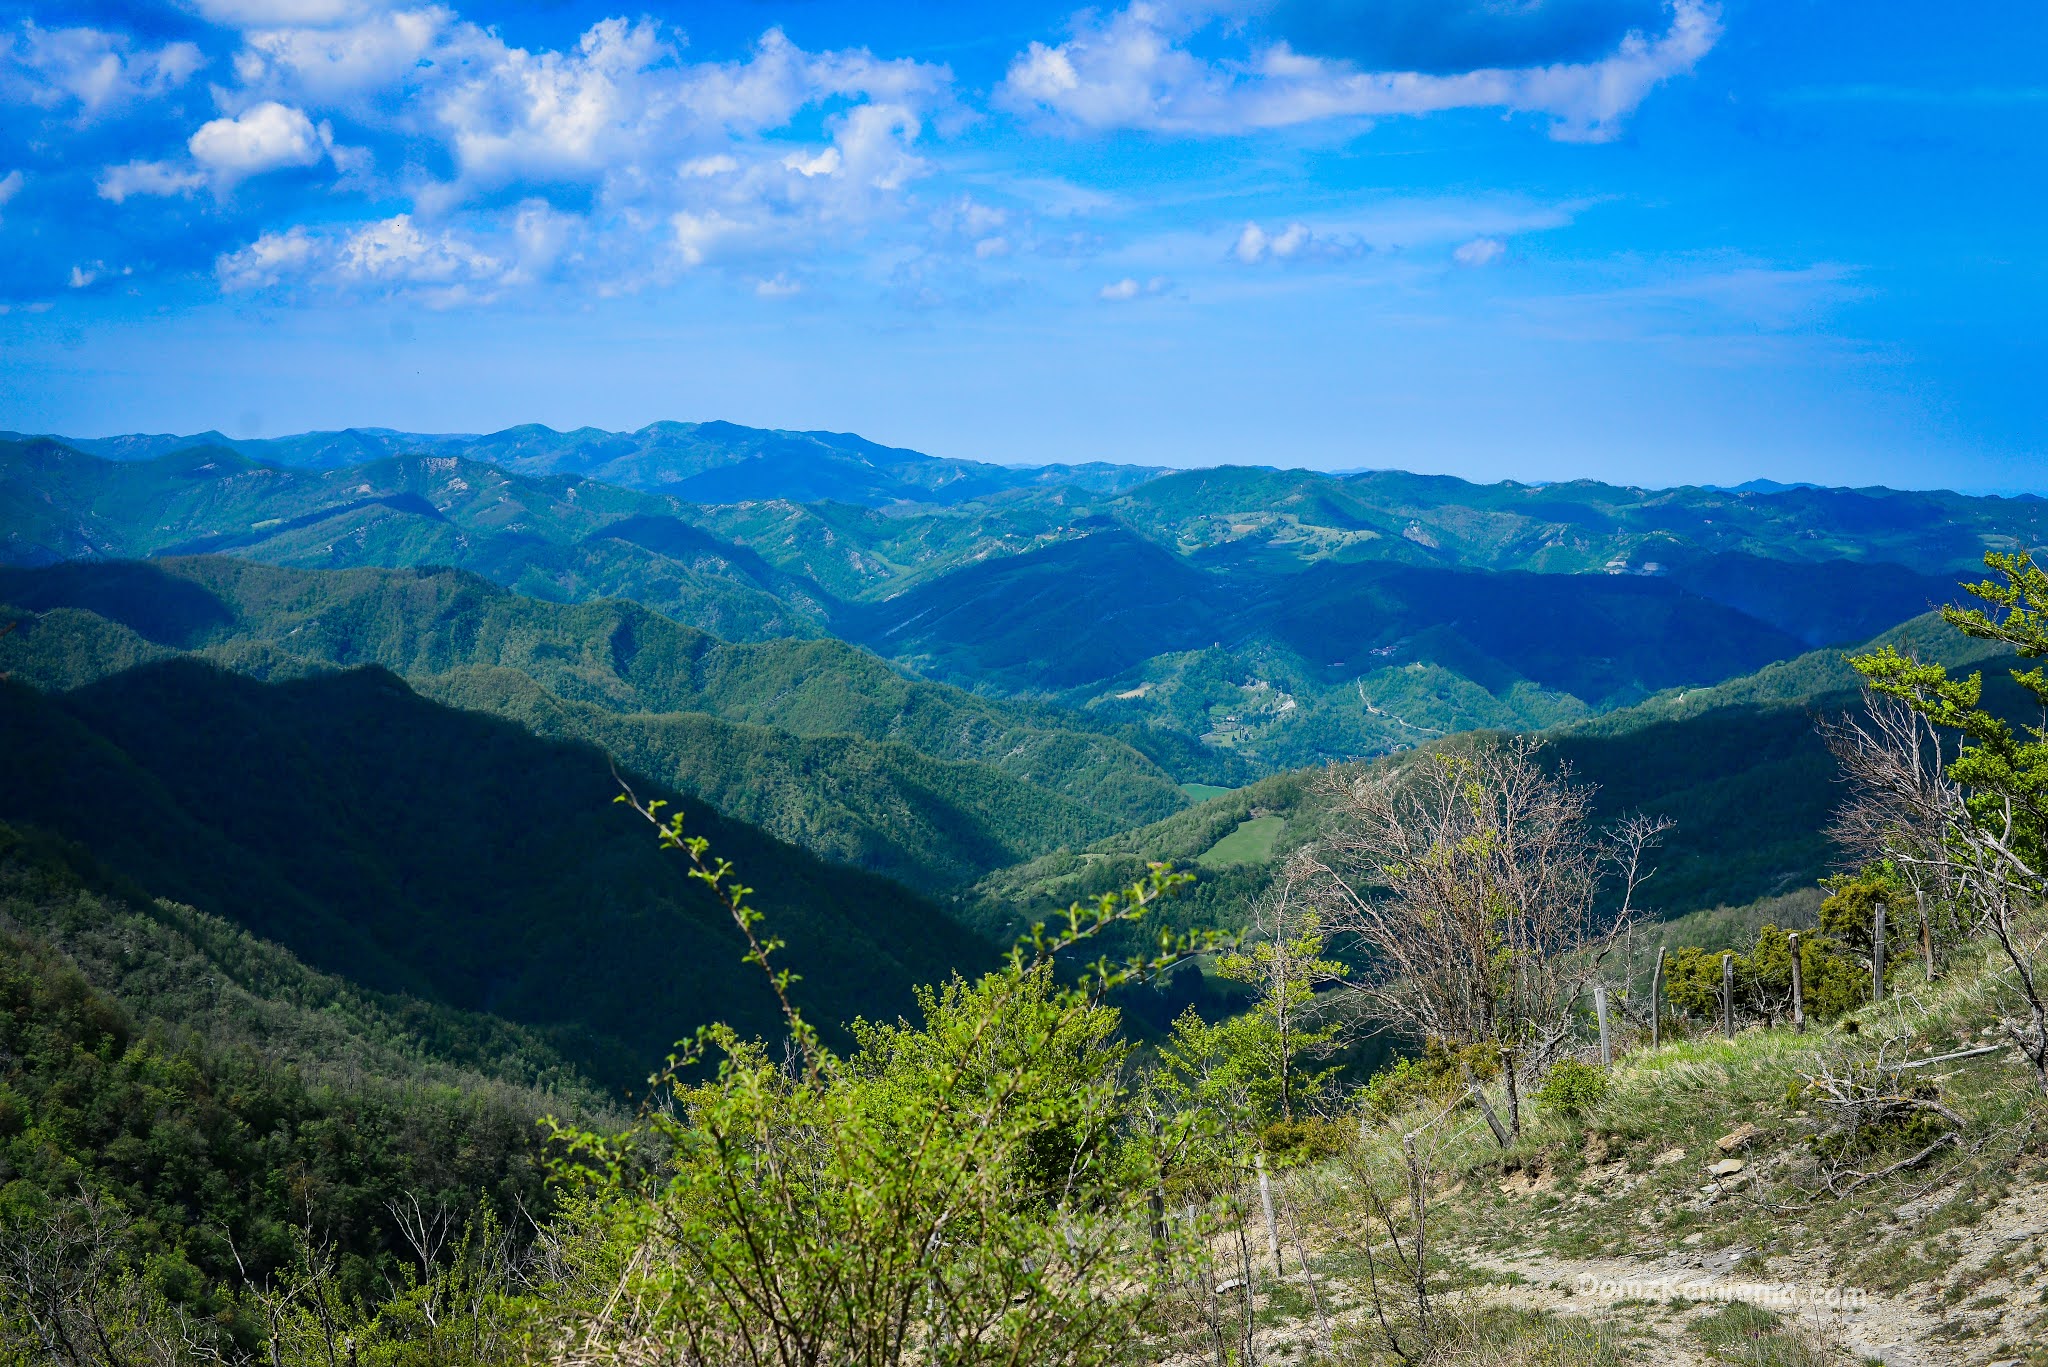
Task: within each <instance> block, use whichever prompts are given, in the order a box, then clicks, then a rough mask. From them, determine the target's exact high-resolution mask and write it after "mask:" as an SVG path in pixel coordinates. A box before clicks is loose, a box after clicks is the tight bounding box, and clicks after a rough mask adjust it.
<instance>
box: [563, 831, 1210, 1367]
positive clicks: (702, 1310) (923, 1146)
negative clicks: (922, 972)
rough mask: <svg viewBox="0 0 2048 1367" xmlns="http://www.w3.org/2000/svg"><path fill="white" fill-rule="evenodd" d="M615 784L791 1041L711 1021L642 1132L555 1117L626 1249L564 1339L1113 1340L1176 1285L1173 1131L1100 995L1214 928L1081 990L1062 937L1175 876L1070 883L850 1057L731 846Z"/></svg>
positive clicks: (975, 1358) (566, 1357)
mask: <svg viewBox="0 0 2048 1367" xmlns="http://www.w3.org/2000/svg"><path fill="white" fill-rule="evenodd" d="M622 800H628V801H631V802H632V803H633V805H634V806H635V807H636V808H637V809H639V810H640V811H641V812H642V813H643V815H645V816H646V817H647V818H648V819H649V820H650V821H653V822H654V823H655V825H656V826H657V827H658V829H659V832H660V838H661V842H662V844H663V846H664V847H665V848H669V849H674V850H680V851H682V852H683V853H684V854H685V855H687V857H688V858H689V860H690V862H691V870H690V872H691V876H692V877H693V878H695V879H696V880H698V881H699V882H700V883H702V884H703V885H704V886H705V887H707V888H708V889H709V890H710V891H711V892H712V894H713V895H714V896H715V897H717V898H718V899H719V901H720V902H721V903H722V904H723V905H724V906H725V908H726V910H727V912H728V914H729V915H730V916H731V918H732V921H733V923H734V925H735V926H736V927H737V928H738V929H739V930H740V932H741V933H742V935H743V936H744V938H745V941H746V944H747V950H746V954H745V959H746V961H747V962H748V963H750V964H752V965H753V966H754V967H755V968H757V969H759V970H760V971H761V972H762V973H763V974H765V975H766V977H767V981H768V984H769V986H770V987H771V989H772V990H773V992H774V994H775V997H776V999H777V1001H778V1003H779V1004H780V1007H781V1010H782V1013H783V1019H784V1022H785V1024H786V1027H787V1036H788V1043H787V1046H786V1049H785V1051H784V1053H783V1055H782V1056H781V1057H777V1056H775V1055H774V1054H773V1053H771V1051H770V1050H769V1049H768V1048H767V1047H766V1046H764V1045H762V1044H760V1043H758V1042H750V1041H747V1040H744V1039H742V1038H741V1037H740V1036H739V1035H738V1034H737V1033H736V1032H734V1031H733V1030H732V1029H731V1028H730V1027H727V1026H722V1025H721V1026H711V1027H706V1028H705V1029H703V1030H700V1031H699V1032H698V1033H697V1034H696V1036H695V1037H694V1038H692V1039H691V1040H689V1041H688V1042H687V1043H686V1044H685V1045H683V1046H682V1047H681V1048H679V1050H678V1052H677V1053H676V1055H674V1056H673V1057H672V1058H671V1059H670V1060H669V1063H668V1065H667V1066H666V1067H665V1068H664V1069H663V1070H662V1072H661V1073H660V1074H659V1075H658V1076H657V1078H656V1079H655V1082H656V1090H655V1095H654V1098H653V1100H652V1101H651V1102H650V1104H649V1105H648V1106H647V1107H646V1108H645V1109H644V1110H643V1111H642V1114H641V1116H640V1119H639V1121H638V1122H637V1124H636V1125H634V1126H633V1127H632V1128H631V1129H630V1130H629V1131H627V1132H626V1133H624V1134H622V1135H603V1134H597V1133H593V1132H590V1131H587V1130H578V1129H574V1128H570V1127H563V1128H561V1129H560V1130H558V1132H557V1133H558V1138H560V1139H561V1140H563V1141H564V1142H566V1143H567V1144H568V1145H569V1146H570V1148H571V1150H572V1152H573V1153H574V1155H575V1161H574V1164H573V1167H572V1168H571V1169H570V1171H571V1173H572V1175H575V1176H577V1177H579V1178H580V1179H581V1180H582V1181H583V1182H585V1183H586V1184H587V1187H588V1190H589V1191H590V1192H591V1193H592V1197H593V1204H592V1207H591V1209H592V1210H593V1211H594V1212H596V1213H597V1216H598V1218H599V1220H600V1221H601V1223H602V1225H603V1228H604V1229H605V1230H606V1237H607V1239H608V1240H609V1241H611V1242H613V1243H616V1244H617V1245H619V1246H621V1247H624V1248H627V1249H630V1250H631V1254H630V1256H629V1258H628V1259H627V1262H626V1265H625V1267H624V1268H623V1270H622V1271H621V1273H620V1275H619V1280H618V1286H617V1294H616V1295H615V1296H614V1297H612V1298H611V1299H610V1301H609V1302H608V1303H607V1304H606V1306H605V1307H604V1308H603V1310H602V1311H601V1312H598V1313H594V1314H590V1315H588V1316H586V1317H584V1318H583V1319H582V1320H581V1321H580V1322H579V1323H577V1324H576V1325H575V1326H574V1331H573V1332H572V1333H571V1334H570V1335H569V1337H568V1338H567V1340H566V1341H565V1342H563V1343H561V1344H559V1345H557V1347H556V1348H555V1350H554V1353H555V1357H556V1360H558V1361H567V1362H599V1361H607V1362H609V1361H619V1360H622V1359H623V1360H633V1361H639V1360H651V1359H656V1358H658V1359H659V1360H662V1361H673V1362H681V1363H685V1364H691V1365H692V1367H695V1365H696V1364H706V1365H707V1367H708V1365H709V1364H717V1365H718V1367H725V1364H731V1363H778V1364H779V1363H794V1362H819V1363H822V1362H831V1363H848V1364H855V1363H857V1364H884V1363H900V1362H907V1361H918V1362H928V1363H948V1364H954V1363H957V1364H967V1363H994V1362H1006V1363H1014V1362H1047V1363H1054V1362H1057V1363H1091V1362H1108V1361H1113V1360H1115V1359H1116V1358H1117V1357H1118V1356H1119V1355H1120V1354H1121V1352H1122V1336H1121V1335H1120V1334H1119V1333H1117V1332H1114V1329H1113V1327H1114V1326H1120V1325H1128V1324H1129V1323H1130V1322H1131V1320H1132V1319H1133V1317H1134V1316H1138V1315H1141V1314H1142V1313H1143V1312H1144V1310H1145V1308H1146V1307H1147V1305H1149V1304H1150V1302H1151V1301H1152V1299H1153V1298H1154V1297H1155V1296H1156V1295H1157V1294H1158V1293H1159V1292H1160V1291H1161V1290H1162V1289H1163V1284H1164V1281H1163V1276H1162V1269H1163V1263H1162V1261H1161V1254H1162V1252H1163V1250H1161V1249H1160V1248H1159V1247H1158V1245H1157V1240H1158V1239H1160V1238H1163V1237H1164V1236H1163V1235H1162V1234H1160V1233H1159V1232H1158V1231H1156V1230H1154V1229H1153V1227H1152V1223H1151V1220H1150V1210H1149V1205H1148V1198H1149V1197H1150V1195H1151V1193H1152V1192H1154V1191H1155V1190H1156V1189H1157V1187H1158V1185H1159V1182H1160V1180H1161V1176H1162V1173H1163V1169H1164V1164H1165V1160H1166V1158H1167V1157H1168V1155H1169V1154H1170V1152H1171V1151H1172V1149H1173V1147H1174V1140H1175V1136H1174V1135H1173V1134H1172V1133H1170V1132H1168V1133H1160V1132H1153V1131H1151V1130H1149V1129H1148V1128H1147V1127H1145V1126H1142V1125H1137V1124H1133V1123H1131V1121H1132V1119H1133V1116H1132V1113H1131V1109H1130V1101H1131V1096H1130V1093H1129V1089H1128V1087H1127V1085H1126V1082H1125V1080H1124V1077H1123V1070H1122V1063H1123V1050H1122V1048H1121V1046H1119V1045H1117V1044H1115V1043H1114V1042H1113V1034H1114V1031H1115V1027H1116V1013H1115V1012H1114V1010H1113V1009H1112V1008H1110V1007H1108V1006H1106V1005H1105V1004H1104V1003H1103V1000H1102V997H1103V994H1104V993H1105V992H1107V991H1109V990H1111V989H1112V988H1114V987H1116V986H1118V985H1120V984H1123V983H1126V982H1129V981H1132V980H1133V979H1134V978H1136V977H1139V976H1143V975H1145V974H1149V973H1152V972H1156V971H1158V970H1159V969H1160V968H1162V967H1164V966H1166V965H1168V964H1170V963H1171V962H1173V961H1175V960H1176V959H1178V958H1180V957H1182V956H1184V955H1186V954H1188V953H1192V952H1196V951H1199V950H1202V949H1205V948H1207V947H1209V941H1208V940H1206V939H1201V938H1191V937H1185V936H1174V935H1172V934H1170V933H1162V936H1161V938H1160V940H1159V941H1158V943H1157V944H1156V945H1155V947H1154V949H1153V950H1152V951H1150V952H1149V953H1147V954H1145V955H1141V956H1138V957H1136V958H1134V959H1130V960H1126V961H1124V962H1121V963H1111V962H1108V961H1107V960H1106V959H1101V960H1098V961H1097V963H1096V964H1095V965H1094V966H1093V967H1091V968H1089V969H1088V970H1086V971H1084V972H1083V973H1082V974H1081V975H1080V977H1079V980H1078V982H1075V983H1073V984H1072V985H1067V984H1064V983H1063V982H1062V981H1061V980H1060V978H1059V977H1057V976H1056V975H1055V973H1054V969H1053V955H1054V954H1056V953H1058V952H1059V951H1061V950H1064V949H1067V948H1070V947H1073V946H1076V945H1078V944H1081V943H1082V942H1084V941H1087V940H1089V939H1091V938H1094V937H1095V936H1097V935H1099V934H1101V933H1103V932H1104V931H1106V930H1108V929H1110V928H1112V927H1115V926H1120V925H1128V924H1130V923H1131V922H1134V921H1138V920H1140V919H1142V918H1143V917H1144V916H1145V915H1146V913H1147V912H1148V911H1149V910H1150V909H1151V907H1152V905H1153V904H1154V903H1155V902H1156V901H1157V900H1158V899H1159V898H1160V897H1161V896H1162V895H1164V894H1166V893H1168V892H1170V891H1171V890H1172V889H1173V888H1174V887H1176V886H1177V885H1178V883H1179V881H1180V880H1179V879H1178V878H1177V877H1176V876H1174V875H1172V874H1170V873H1168V872H1167V871H1166V870H1165V868H1164V867H1163V866H1155V867H1154V868H1153V869H1152V870H1151V871H1150V873H1149V876H1148V877H1147V878H1146V879H1145V880H1144V881H1143V882H1142V883H1139V884H1138V885H1136V886H1133V887H1131V888H1127V889H1124V890H1122V891H1121V892H1120V893H1116V894H1109V895H1105V896H1104V897H1102V898H1101V899H1099V900H1098V901H1097V903H1096V904H1095V905H1094V906H1093V907H1092V908H1083V907H1081V906H1079V905H1078V904H1077V905H1076V906H1074V907H1073V908H1070V910H1069V914H1068V917H1067V919H1066V923H1065V925H1064V926H1062V927H1060V928H1059V929H1057V930H1054V931H1048V930H1047V929H1046V928H1045V927H1044V926H1042V925H1041V926H1039V927H1037V928H1035V929H1034V932H1033V934H1032V935H1031V936H1030V937H1029V938H1028V939H1027V940H1026V941H1025V942H1024V943H1023V944H1020V945H1019V947H1018V948H1017V949H1016V950H1015V951H1013V953H1012V954H1011V956H1010V957H1009V959H1008V961H1007V962H1006V963H1005V964H1004V966H1003V967H1002V968H1000V969H998V970H996V971H995V972H993V973H989V974H987V975H984V976H983V977H981V978H979V979H977V980H975V981H972V982H969V981H967V980H964V979H956V980H955V981H953V982H952V983H949V984H947V985H945V986H944V987H941V988H940V989H938V990H936V991H928V992H926V993H924V994H922V995H921V996H920V998H919V1006H920V1012H921V1015H922V1020H921V1022H920V1023H918V1024H916V1025H912V1024H910V1023H908V1022H897V1023H895V1024H876V1023H866V1024H862V1025H860V1026H858V1027H856V1029H855V1039H856V1047H855V1048H854V1049H853V1051H852V1052H851V1053H849V1054H847V1055H844V1056H842V1055H840V1054H837V1053H835V1052H833V1051H832V1050H830V1049H829V1048H827V1047H826V1046H825V1044H824V1043H823V1042H822V1041H821V1039H820V1037H819V1035H818V1033H817V1031H816V1030H815V1029H814V1028H813V1027H812V1026H811V1025H810V1023H809V1022H808V1021H807V1020H806V1019H805V1017H804V1016H803V1014H802V1013H801V1012H800V1011H799V1010H798V1009H797V1008H796V1006H795V1005H794V1001H793V996H792V992H793V989H794V988H795V987H796V985H797V981H798V980H797V978H796V977H795V976H794V975H793V974H791V973H790V972H789V971H788V970H787V969H784V968H781V967H779V966H778V962H777V960H776V955H777V952H778V951H779V950H780V949H781V948H782V944H781V942H780V941H779V940H777V939H775V938H772V937H769V936H765V935H764V934H763V933H762V931H761V917H760V914H759V913H758V912H757V911H755V910H754V909H753V907H752V906H751V904H750V902H749V900H748V899H749V896H750V894H751V891H752V890H751V889H749V888H747V887H746V886H745V885H743V884H741V883H740V882H738V880H737V878H736V877H735V875H734V871H733V868H732V866H731V865H730V864H729V863H727V862H725V861H724V860H720V859H715V858H714V857H712V856H711V854H710V852H709V846H708V842H706V841H705V840H704V839H703V838H702V837H699V836H696V835H693V834H685V833H684V831H683V827H682V822H681V819H680V818H669V819H664V818H662V817H661V815H660V811H659V808H660V804H658V803H649V804H645V805H642V804H641V803H639V802H638V800H637V799H635V798H633V797H632V796H631V794H630V793H628V794H626V795H624V798H623V799H622ZM700 1067H709V1068H710V1070H711V1075H710V1076H709V1078H708V1079H703V1080H696V1079H697V1078H698V1076H699V1075H698V1072H697V1070H698V1069H699V1068H700Z"/></svg>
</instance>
